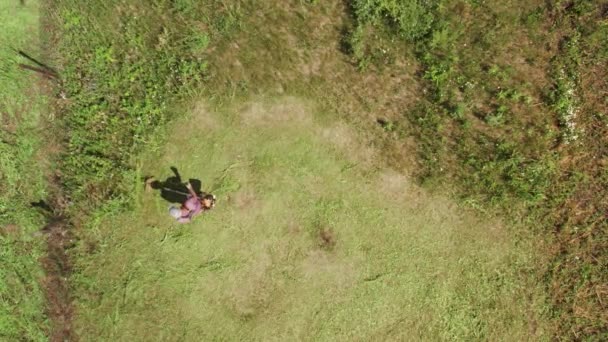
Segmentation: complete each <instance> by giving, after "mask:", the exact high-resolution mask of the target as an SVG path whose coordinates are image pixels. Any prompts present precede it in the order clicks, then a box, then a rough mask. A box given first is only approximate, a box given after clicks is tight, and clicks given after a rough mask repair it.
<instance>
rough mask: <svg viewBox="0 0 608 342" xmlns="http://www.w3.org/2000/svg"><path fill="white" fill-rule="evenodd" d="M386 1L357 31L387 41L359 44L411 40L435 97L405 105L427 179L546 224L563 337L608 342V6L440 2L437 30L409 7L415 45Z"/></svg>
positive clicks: (360, 6)
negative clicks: (607, 304)
mask: <svg viewBox="0 0 608 342" xmlns="http://www.w3.org/2000/svg"><path fill="white" fill-rule="evenodd" d="M379 2H380V3H383V5H378V6H375V7H374V8H384V7H386V8H391V10H387V9H384V10H381V11H376V12H373V15H360V13H361V12H365V13H368V12H369V7H367V6H368V5H369V4H370V2H359V1H353V6H354V13H355V20H356V24H355V30H354V31H353V32H354V33H355V34H356V33H357V32H359V31H360V30H361V29H362V28H367V27H369V26H370V25H371V26H372V27H373V28H374V30H375V32H376V34H378V35H380V36H381V37H382V38H380V39H368V40H363V41H362V42H360V41H358V40H357V41H354V44H355V45H356V46H355V47H354V48H353V51H361V50H362V48H361V47H359V45H370V44H377V42H378V41H382V42H387V41H390V42H391V44H386V43H384V45H383V46H382V49H383V51H387V50H390V48H392V47H393V45H401V46H409V48H410V49H411V50H412V51H413V54H414V55H415V56H416V57H415V58H416V59H417V60H418V62H419V63H420V64H421V65H422V72H423V76H422V79H423V80H426V83H425V85H424V87H425V92H424V94H425V95H424V96H423V98H422V99H421V100H420V101H419V102H418V104H417V105H416V106H415V107H414V108H408V109H405V110H404V112H405V113H407V120H408V123H409V124H410V126H411V134H414V135H415V136H417V138H418V139H417V140H418V141H419V155H420V157H421V159H422V160H423V166H424V169H423V171H422V172H420V176H421V177H422V178H423V179H424V180H425V181H427V182H432V183H436V184H437V183H439V184H445V183H452V182H453V180H457V184H458V185H459V186H458V187H459V189H460V192H461V194H462V195H463V196H464V197H466V198H467V201H468V202H469V203H475V204H476V205H479V204H480V203H481V204H482V206H484V207H486V208H488V207H489V208H501V209H502V210H503V211H504V210H506V211H507V212H509V216H510V217H518V218H520V219H524V220H526V221H527V222H530V224H531V225H536V226H538V227H542V228H540V231H542V232H544V234H546V235H547V236H548V237H549V236H551V237H552V238H553V239H554V241H555V247H554V248H553V249H554V250H555V252H553V253H554V259H553V261H552V263H551V264H550V265H548V269H547V270H546V276H547V284H546V285H547V288H548V289H549V291H550V292H551V294H552V297H553V303H554V305H555V306H554V309H555V311H554V312H553V315H554V316H555V317H556V318H557V319H558V321H559V323H558V324H559V329H560V330H559V334H560V335H562V336H563V337H564V338H567V339H570V338H575V339H579V338H582V337H584V336H586V337H592V336H593V337H595V338H600V339H601V338H602V337H603V338H605V337H606V334H607V333H608V317H606V315H605V312H606V308H605V306H604V305H603V304H602V302H603V299H602V298H606V284H607V283H608V278H607V276H608V273H606V272H605V269H606V265H608V255H607V253H605V248H606V246H607V244H608V240H607V237H606V233H608V225H607V224H606V213H607V212H608V207H607V205H606V203H607V202H606V201H605V198H606V195H607V194H608V193H607V191H608V190H607V189H608V182H607V180H608V178H606V173H605V160H606V153H605V151H604V146H606V143H607V140H606V125H605V122H606V120H605V118H604V115H603V114H601V113H605V111H606V108H607V102H606V97H605V92H606V90H607V89H608V84H607V83H606V68H605V65H606V62H607V57H606V56H607V54H608V44H606V42H607V41H608V27H607V25H606V6H605V4H604V5H602V4H600V3H599V2H593V1H584V0H582V1H557V2H555V3H545V2H542V1H509V2H508V3H505V2H500V1H484V2H480V1H435V2H434V4H435V6H434V7H433V8H431V9H430V11H431V12H432V17H433V18H434V20H433V25H432V28H430V29H429V28H428V27H427V24H426V23H427V20H426V18H427V16H428V13H427V12H425V11H412V12H410V13H414V14H413V15H416V16H417V18H416V19H414V20H410V21H409V23H412V24H413V25H415V27H410V29H412V30H414V31H415V32H421V34H420V35H419V39H417V40H416V41H415V44H412V42H413V40H411V39H401V40H400V41H401V42H394V43H393V41H395V40H396V39H397V38H398V37H399V36H400V35H402V34H400V32H394V33H393V32H392V30H391V28H392V23H395V22H397V23H398V22H400V21H401V19H400V18H401V17H400V13H399V12H398V11H397V10H395V9H394V3H393V2H391V1H379ZM404 3H407V1H406V2H404ZM409 3H412V4H415V3H416V2H415V1H411V2H409ZM407 6H414V5H405V4H404V5H403V6H402V8H406V7H407ZM379 25H380V27H378V26H379ZM402 31H403V29H401V32H402ZM405 38H407V37H405ZM368 55H371V56H373V53H372V54H368ZM354 56H355V57H356V58H358V59H362V58H363V59H365V58H368V59H369V57H367V56H363V57H361V56H359V55H357V54H356V53H355V55H354ZM387 60H390V59H389V58H384V59H375V60H374V61H375V62H376V63H380V62H384V63H385V62H386V61H387ZM600 65H602V66H603V67H601V66H600ZM384 67H386V66H384ZM598 92H599V93H603V94H604V96H603V97H602V96H598V95H597V94H598ZM602 170H603V171H602ZM558 251H559V252H558Z"/></svg>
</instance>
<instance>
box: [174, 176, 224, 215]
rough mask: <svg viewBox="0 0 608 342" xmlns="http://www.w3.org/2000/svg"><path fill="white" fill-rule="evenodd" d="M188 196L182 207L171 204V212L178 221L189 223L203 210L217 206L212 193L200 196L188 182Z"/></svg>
mask: <svg viewBox="0 0 608 342" xmlns="http://www.w3.org/2000/svg"><path fill="white" fill-rule="evenodd" d="M186 188H187V189H188V192H189V194H188V196H187V198H186V201H185V202H184V203H183V204H182V206H181V207H179V208H178V207H175V206H171V207H170V208H169V214H170V215H171V216H173V217H174V218H175V220H176V221H177V222H178V223H189V222H191V221H192V220H193V219H194V217H195V216H196V215H198V214H200V213H201V212H203V211H207V210H211V209H213V207H214V206H215V196H214V195H212V194H204V195H203V196H201V197H199V196H198V195H197V194H196V192H195V191H194V189H193V188H192V185H191V184H190V183H189V182H188V183H187V184H186Z"/></svg>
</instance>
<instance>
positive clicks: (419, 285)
mask: <svg viewBox="0 0 608 342" xmlns="http://www.w3.org/2000/svg"><path fill="white" fill-rule="evenodd" d="M315 113H316V109H315V106H314V105H313V104H311V103H306V102H305V101H301V100H299V99H296V98H290V97H283V98H278V99H256V100H255V101H254V100H252V101H249V102H244V103H241V104H232V105H229V106H226V107H223V108H210V107H209V108H207V107H205V106H203V105H200V106H197V107H196V108H195V109H194V110H193V111H192V113H191V114H190V115H189V116H188V117H187V118H185V119H180V120H178V121H177V122H176V123H175V124H174V125H173V126H172V129H171V134H170V135H169V137H168V140H167V141H168V143H167V145H166V147H165V149H164V151H162V152H160V153H155V152H150V153H149V155H148V156H147V157H146V158H145V160H143V161H142V164H141V174H142V175H143V174H154V175H155V176H156V177H157V178H158V179H164V178H165V177H168V176H171V172H170V170H169V167H171V166H174V167H177V168H178V169H179V170H180V172H181V174H182V176H183V178H184V179H188V178H196V179H200V180H202V184H203V190H211V191H213V192H214V193H215V194H216V195H217V196H218V204H217V207H216V209H214V210H213V211H212V212H210V213H206V214H204V215H202V217H198V218H197V219H196V220H195V222H194V223H192V224H189V225H178V224H176V223H174V222H173V220H172V218H170V217H169V215H168V211H167V207H168V203H167V202H165V201H164V200H163V199H161V198H160V197H159V196H158V193H147V192H144V191H143V190H142V189H143V185H142V184H141V183H138V182H137V181H136V180H134V184H135V185H134V191H135V195H134V197H135V198H136V200H135V203H134V207H135V210H133V211H128V212H124V211H123V212H122V213H120V212H121V210H120V208H116V206H118V204H119V203H121V202H110V203H109V204H108V205H107V206H106V207H105V211H104V212H102V213H100V214H99V215H98V216H97V217H96V218H95V219H93V220H92V221H91V223H90V224H89V227H88V228H87V229H89V232H90V234H89V236H90V237H91V238H90V240H87V241H84V243H83V246H82V248H83V249H82V252H83V253H85V251H86V253H88V254H87V255H84V256H83V257H82V258H80V259H78V260H77V261H76V263H77V265H76V273H75V275H74V285H75V286H74V288H75V289H76V290H75V291H76V296H77V308H78V312H79V316H78V317H77V322H76V325H77V327H78V330H79V332H78V333H79V336H81V338H82V339H83V340H113V341H149V340H167V341H168V340H187V341H199V340H387V339H389V340H402V339H425V340H429V339H448V340H455V339H458V340H471V339H489V340H522V339H530V338H531V339H540V338H542V337H543V336H544V334H545V332H546V331H547V329H546V324H545V321H544V317H543V310H544V307H543V304H542V303H544V298H542V291H541V289H540V288H538V287H537V286H536V285H535V283H534V280H533V279H531V278H530V273H531V271H532V265H533V264H534V259H535V258H536V255H535V254H534V251H533V247H534V245H535V244H534V241H533V239H531V238H530V237H524V238H521V239H518V240H517V241H516V240H515V239H513V238H510V237H509V232H508V229H507V228H506V227H505V226H503V225H502V224H501V223H500V222H498V221H496V220H488V219H483V218H480V217H476V216H474V215H472V214H471V213H469V212H467V211H464V210H463V209H461V208H460V207H458V206H457V205H455V204H454V203H452V202H450V201H449V200H447V199H445V198H442V197H437V196H432V195H429V194H427V193H426V192H424V191H423V190H421V189H420V188H418V187H417V186H415V185H414V184H412V183H411V182H410V180H409V179H408V178H406V177H404V176H403V175H401V174H399V173H397V172H394V171H391V170H387V169H384V168H382V167H374V166H373V164H370V162H369V159H370V158H373V155H372V156H370V151H372V152H373V149H372V148H370V147H369V146H365V145H364V144H361V143H360V142H359V139H358V138H357V135H356V134H354V133H353V132H351V131H350V130H349V129H348V127H345V126H341V125H340V124H336V123H331V122H328V120H327V118H328V116H326V115H322V113H321V114H315ZM134 178H135V177H134ZM135 186H136V187H135ZM525 238H527V239H525Z"/></svg>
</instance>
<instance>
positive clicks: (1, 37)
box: [0, 0, 47, 341]
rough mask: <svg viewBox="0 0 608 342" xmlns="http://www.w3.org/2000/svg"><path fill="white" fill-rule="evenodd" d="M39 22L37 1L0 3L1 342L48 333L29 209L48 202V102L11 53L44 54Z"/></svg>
mask: <svg viewBox="0 0 608 342" xmlns="http://www.w3.org/2000/svg"><path fill="white" fill-rule="evenodd" d="M38 19H39V9H38V2H36V1H28V2H27V4H26V6H21V5H20V4H19V2H18V1H9V0H2V1H0V22H1V23H2V31H1V33H0V115H1V126H0V339H2V340H12V341H15V340H28V341H43V340H45V335H44V333H45V331H46V329H47V323H46V317H45V315H44V308H45V305H44V296H43V293H42V289H41V287H40V285H39V281H40V280H41V279H42V277H43V274H42V270H41V267H40V265H39V264H38V258H39V257H41V256H42V254H43V250H44V247H43V244H42V241H41V240H38V239H36V238H34V237H32V233H33V232H35V231H37V230H39V229H40V228H41V227H42V226H43V225H44V220H43V217H42V215H40V214H38V213H37V212H35V211H33V210H32V209H31V207H30V205H29V203H30V202H33V201H38V200H40V199H43V198H45V197H46V194H45V185H44V180H43V175H42V171H41V170H40V168H39V167H38V166H37V161H39V160H41V159H40V156H39V155H38V153H39V152H38V151H39V150H40V148H41V141H40V136H39V132H38V130H39V127H40V126H39V118H40V115H41V113H43V110H44V106H43V105H44V99H43V98H42V97H41V96H40V95H39V94H38V91H37V88H36V86H37V83H38V77H37V76H36V75H32V73H31V72H29V71H24V70H22V69H20V68H19V67H18V63H25V64H30V63H28V61H27V60H25V59H24V58H22V57H20V56H19V55H18V54H17V51H15V50H13V49H21V50H24V51H25V52H27V53H29V54H30V55H33V56H36V55H37V54H39V53H40V50H39V47H38V45H37V44H39V40H38V38H39V37H38Z"/></svg>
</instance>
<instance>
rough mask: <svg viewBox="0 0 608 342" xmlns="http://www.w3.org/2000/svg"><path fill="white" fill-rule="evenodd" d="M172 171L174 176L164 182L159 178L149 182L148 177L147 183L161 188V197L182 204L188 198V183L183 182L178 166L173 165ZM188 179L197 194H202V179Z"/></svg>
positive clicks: (153, 187)
mask: <svg viewBox="0 0 608 342" xmlns="http://www.w3.org/2000/svg"><path fill="white" fill-rule="evenodd" d="M171 171H173V176H170V177H168V178H167V179H165V180H164V181H162V182H161V181H158V180H153V181H151V182H149V179H150V178H148V179H146V185H149V186H150V187H151V188H152V189H155V190H160V197H162V198H163V199H164V200H165V201H167V202H171V203H179V204H182V203H184V202H185V201H186V199H187V198H188V194H189V193H188V188H187V187H186V183H184V182H183V180H182V177H181V175H180V174H179V171H178V170H177V168H176V167H174V166H172V167H171ZM188 181H189V182H190V184H191V185H192V188H193V189H194V191H195V192H196V193H197V194H200V193H201V184H202V183H201V181H200V180H198V179H192V178H191V179H189V180H188Z"/></svg>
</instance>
